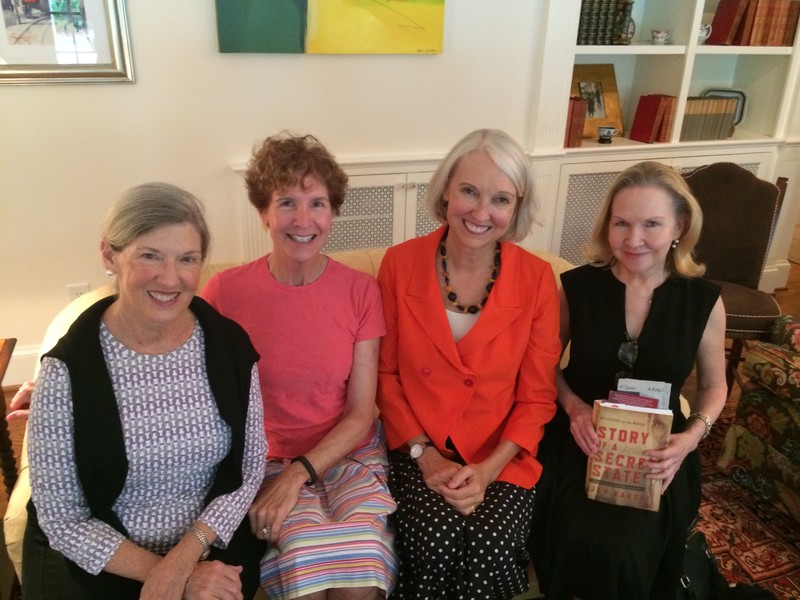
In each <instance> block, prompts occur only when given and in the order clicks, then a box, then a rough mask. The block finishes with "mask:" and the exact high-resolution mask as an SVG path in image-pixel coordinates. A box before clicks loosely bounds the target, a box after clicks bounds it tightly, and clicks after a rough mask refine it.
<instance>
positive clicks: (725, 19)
mask: <svg viewBox="0 0 800 600" xmlns="http://www.w3.org/2000/svg"><path fill="white" fill-rule="evenodd" d="M747 2H748V0H720V2H719V4H718V5H717V10H716V12H714V19H713V20H712V21H711V34H710V35H709V36H708V39H707V40H706V44H712V45H723V46H730V45H731V44H733V38H734V36H735V35H736V30H737V29H738V28H739V23H741V21H742V17H743V16H744V11H745V8H747Z"/></svg>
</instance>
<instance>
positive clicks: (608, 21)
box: [577, 0, 633, 46]
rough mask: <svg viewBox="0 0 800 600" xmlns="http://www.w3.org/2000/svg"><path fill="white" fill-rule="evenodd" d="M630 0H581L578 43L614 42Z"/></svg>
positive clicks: (606, 43) (603, 43)
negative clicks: (622, 14) (619, 21)
mask: <svg viewBox="0 0 800 600" xmlns="http://www.w3.org/2000/svg"><path fill="white" fill-rule="evenodd" d="M627 4H633V2H631V1H630V0H581V14H580V20H579V21H578V41H577V43H578V45H579V46H586V45H609V44H613V43H614V37H615V31H616V26H617V22H618V20H619V18H620V17H621V13H622V11H623V7H624V5H627Z"/></svg>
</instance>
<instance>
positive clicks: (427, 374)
mask: <svg viewBox="0 0 800 600" xmlns="http://www.w3.org/2000/svg"><path fill="white" fill-rule="evenodd" d="M419 372H420V373H421V374H422V376H423V377H430V376H431V370H430V369H429V368H428V367H423V368H421V369H420V370H419Z"/></svg>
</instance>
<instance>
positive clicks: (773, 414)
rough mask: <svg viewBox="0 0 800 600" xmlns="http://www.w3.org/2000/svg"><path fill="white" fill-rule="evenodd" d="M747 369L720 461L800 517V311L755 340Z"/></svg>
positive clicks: (727, 470)
mask: <svg viewBox="0 0 800 600" xmlns="http://www.w3.org/2000/svg"><path fill="white" fill-rule="evenodd" d="M744 375H745V376H746V377H747V378H748V379H747V381H746V382H745V383H744V384H743V386H742V392H741V394H740V396H739V403H738V405H737V406H736V413H735V415H734V417H733V420H732V421H731V424H730V427H729V428H728V430H727V432H726V433H725V439H724V442H723V446H722V450H721V452H720V456H719V459H718V460H717V466H718V467H719V468H720V469H721V470H722V471H723V472H724V473H726V474H728V475H730V476H731V477H732V478H733V479H734V480H735V481H736V482H738V483H740V484H741V485H743V486H745V487H747V488H750V489H751V490H753V491H754V492H756V493H757V494H758V495H759V496H761V497H762V498H764V499H766V500H769V501H770V502H773V503H777V504H778V505H779V506H781V507H782V508H783V509H784V510H785V511H786V512H787V513H788V514H790V515H791V516H792V517H794V519H795V520H797V521H798V522H800V315H782V316H780V317H778V319H777V320H776V321H775V324H774V325H773V328H772V337H771V339H770V341H769V342H754V343H752V344H751V345H750V347H749V348H748V351H747V355H746V358H745V363H744Z"/></svg>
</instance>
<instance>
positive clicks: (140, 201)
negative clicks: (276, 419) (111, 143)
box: [23, 183, 266, 600]
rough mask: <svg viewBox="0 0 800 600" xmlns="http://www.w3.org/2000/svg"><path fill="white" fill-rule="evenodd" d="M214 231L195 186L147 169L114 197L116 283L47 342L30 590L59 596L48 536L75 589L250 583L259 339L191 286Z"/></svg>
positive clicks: (34, 438) (34, 450) (34, 446)
mask: <svg viewBox="0 0 800 600" xmlns="http://www.w3.org/2000/svg"><path fill="white" fill-rule="evenodd" d="M208 247H209V233H208V228H207V226H206V223H205V219H204V218H203V213H202V207H201V205H200V202H199V201H198V200H197V199H196V198H195V197H194V196H193V195H191V194H189V193H188V192H186V191H184V190H182V189H180V188H178V187H176V186H173V185H170V184H165V183H150V184H144V185H140V186H137V187H135V188H133V189H131V190H130V191H129V192H127V193H126V194H125V195H124V196H123V197H122V198H120V200H118V201H117V202H116V203H115V204H114V205H113V206H112V207H111V209H110V212H109V214H108V217H107V219H106V222H105V226H104V229H103V233H102V240H101V242H100V250H101V254H102V259H103V263H104V265H105V267H106V269H107V272H108V273H109V275H114V276H116V287H117V293H116V295H113V296H110V297H107V298H104V299H103V300H100V301H98V302H97V303H95V304H94V305H92V306H91V307H90V308H88V309H87V310H86V311H85V312H84V313H83V314H81V315H80V316H79V317H78V318H77V319H76V321H75V322H74V323H73V325H72V327H71V328H70V329H69V331H68V332H67V334H66V335H65V336H64V337H62V338H61V340H60V341H59V342H58V344H56V346H55V347H54V348H53V349H52V350H50V351H49V352H48V353H46V354H45V355H44V357H43V359H42V366H41V370H40V373H39V377H38V379H37V383H36V389H35V391H34V395H33V401H32V403H31V412H30V422H29V433H28V436H29V439H28V441H29V445H28V453H29V462H30V474H31V492H32V493H31V496H32V504H31V505H30V507H29V510H30V517H29V520H28V526H27V530H26V540H25V549H24V554H23V564H24V569H23V573H25V575H26V577H25V578H26V582H27V581H28V580H30V581H31V582H32V581H35V580H37V579H38V580H39V583H38V584H36V585H35V586H34V587H35V589H28V585H27V583H26V589H25V592H24V593H25V597H26V598H37V597H38V598H55V597H59V598H63V597H65V595H64V590H63V589H62V588H60V587H59V588H57V589H54V587H53V586H54V585H58V584H57V579H58V578H57V576H56V575H55V570H54V569H55V567H53V565H54V564H55V563H54V562H53V561H52V553H51V554H50V557H51V558H50V559H49V560H48V559H47V558H46V557H47V556H48V555H47V552H46V551H47V550H48V549H46V548H45V549H42V544H46V543H47V541H48V540H49V545H50V548H51V549H52V550H53V551H55V552H58V553H60V554H61V555H63V557H65V558H66V560H67V566H68V569H69V574H70V576H71V580H72V582H73V583H76V584H77V586H78V587H79V588H80V589H81V590H82V591H81V592H78V593H77V594H76V597H80V598H98V599H99V598H104V599H107V598H115V599H120V598H124V599H127V598H131V599H133V598H159V599H165V598H173V599H176V600H177V599H181V598H187V599H188V598H208V597H215V598H230V599H235V598H242V597H243V596H242V594H244V597H246V598H251V597H252V596H253V594H254V593H255V590H256V588H257V585H258V563H259V559H260V557H261V555H262V554H263V552H264V550H265V545H264V543H263V542H262V541H260V540H258V539H257V538H256V537H255V536H253V535H252V534H251V533H250V528H249V525H248V523H247V522H246V521H245V520H244V516H245V514H246V512H247V509H248V507H249V506H250V503H251V502H252V500H253V497H254V496H255V493H256V491H257V490H258V487H259V486H260V484H261V480H262V476H263V470H264V456H265V452H266V441H265V438H264V430H263V425H262V421H263V417H262V403H261V395H260V391H259V385H258V372H257V370H256V366H255V365H256V362H257V360H258V354H257V353H256V351H255V350H254V348H253V346H252V345H251V343H250V340H249V338H248V336H247V334H246V333H245V332H244V330H242V328H241V327H239V326H238V325H237V324H236V323H234V322H233V321H231V320H229V319H227V318H225V317H222V316H221V315H219V313H217V312H216V311H215V310H214V309H213V308H211V307H210V306H209V305H208V304H207V303H206V302H205V301H203V300H202V299H200V298H197V297H196V296H195V291H196V289H197V286H198V282H199V279H200V272H201V268H202V265H203V261H204V259H205V258H206V255H207V253H208ZM42 532H43V533H44V535H45V536H46V538H47V539H46V540H44V539H43V538H42ZM206 558H208V560H207V561H206V560H205V559H206ZM56 562H57V561H56ZM28 575H30V577H28Z"/></svg>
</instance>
